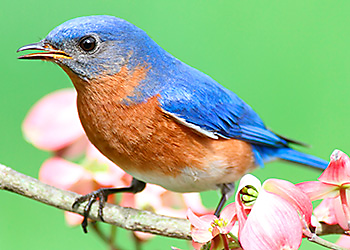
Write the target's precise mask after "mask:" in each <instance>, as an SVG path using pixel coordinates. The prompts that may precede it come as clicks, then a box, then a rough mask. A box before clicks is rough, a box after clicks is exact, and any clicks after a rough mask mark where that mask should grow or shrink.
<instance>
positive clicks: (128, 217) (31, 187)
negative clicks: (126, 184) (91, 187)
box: [0, 164, 191, 240]
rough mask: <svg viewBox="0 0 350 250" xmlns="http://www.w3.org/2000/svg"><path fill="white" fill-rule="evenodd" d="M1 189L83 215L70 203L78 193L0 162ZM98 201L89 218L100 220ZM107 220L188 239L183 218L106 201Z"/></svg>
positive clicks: (81, 207)
mask: <svg viewBox="0 0 350 250" xmlns="http://www.w3.org/2000/svg"><path fill="white" fill-rule="evenodd" d="M0 189H3V190H7V191H10V192H14V193H17V194H19V195H22V196H26V197H28V198H30V199H33V200H36V201H39V202H41V203H45V204H47V205H50V206H53V207H56V208H59V209H62V210H66V211H70V212H75V213H78V214H80V215H82V214H83V206H80V207H79V208H77V209H73V208H72V204H73V202H74V201H75V199H76V198H77V197H79V195H78V194H76V193H73V192H70V191H66V190H62V189H58V188H55V187H53V186H50V185H47V184H44V183H42V182H40V181H39V180H37V179H34V178H32V177H29V176H26V175H24V174H21V173H18V172H16V171H14V170H13V169H11V168H9V167H6V166H4V165H1V164H0ZM97 209H98V203H97V202H95V203H94V204H93V206H92V208H91V212H90V215H89V218H90V219H92V220H95V221H100V219H99V218H98V216H97ZM103 214H104V216H103V218H104V220H105V222H106V223H108V224H112V225H115V226H118V227H122V228H125V229H128V230H132V231H141V232H146V233H152V234H157V235H162V236H167V237H172V238H179V239H186V240H190V239H191V235H190V223H189V221H187V220H185V219H179V218H171V217H167V216H162V215H157V214H154V213H151V212H148V211H141V210H137V209H133V208H124V207H120V206H118V205H113V204H106V206H105V208H104V210H103Z"/></svg>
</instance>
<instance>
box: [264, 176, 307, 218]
mask: <svg viewBox="0 0 350 250" xmlns="http://www.w3.org/2000/svg"><path fill="white" fill-rule="evenodd" d="M263 188H264V189H265V190H267V191H269V192H272V193H274V194H277V195H278V196H280V197H282V198H283V199H285V200H287V201H288V202H289V203H290V204H291V205H293V206H294V207H295V208H296V210H297V211H298V212H299V213H300V214H301V215H303V216H304V218H305V220H306V222H307V223H308V224H310V223H311V215H312V210H313V207H312V203H311V200H310V198H309V197H308V196H307V194H306V193H304V192H303V191H302V190H301V189H299V188H298V187H296V186H295V185H294V184H293V183H291V182H289V181H285V180H278V179H268V180H266V181H265V182H264V183H263Z"/></svg>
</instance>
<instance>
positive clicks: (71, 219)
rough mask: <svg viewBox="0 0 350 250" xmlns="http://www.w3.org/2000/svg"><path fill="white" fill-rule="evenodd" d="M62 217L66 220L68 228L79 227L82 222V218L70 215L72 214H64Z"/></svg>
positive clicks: (77, 215)
mask: <svg viewBox="0 0 350 250" xmlns="http://www.w3.org/2000/svg"><path fill="white" fill-rule="evenodd" d="M64 217H65V219H66V222H67V224H68V226H71V227H73V226H77V225H80V224H81V223H82V222H83V219H84V217H83V216H81V215H80V214H76V213H72V212H67V211H65V212H64Z"/></svg>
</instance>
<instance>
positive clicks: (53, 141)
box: [22, 89, 87, 155]
mask: <svg viewBox="0 0 350 250" xmlns="http://www.w3.org/2000/svg"><path fill="white" fill-rule="evenodd" d="M22 130H23V134H24V136H25V138H26V139H27V140H28V142H30V143H32V144H33V145H34V146H35V147H37V148H39V149H42V150H47V151H56V152H57V151H59V150H63V149H68V148H70V151H73V154H74V155H77V154H79V153H81V152H82V151H83V150H84V148H85V146H86V145H87V139H86V137H85V136H84V131H83V128H82V126H81V124H80V121H79V117H78V112H77V108H76V92H75V91H74V90H73V89H63V90H58V91H55V92H53V93H51V94H49V95H47V96H45V97H44V98H42V99H41V100H39V101H38V102H37V103H36V104H35V105H34V106H33V107H32V108H31V110H30V111H29V113H28V114H27V116H26V118H25V120H24V122H23V124H22Z"/></svg>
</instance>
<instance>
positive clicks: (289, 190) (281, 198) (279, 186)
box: [236, 175, 312, 250]
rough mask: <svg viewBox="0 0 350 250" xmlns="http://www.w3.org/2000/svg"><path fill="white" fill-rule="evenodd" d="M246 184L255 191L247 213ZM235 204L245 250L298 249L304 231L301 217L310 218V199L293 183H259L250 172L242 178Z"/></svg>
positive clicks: (273, 181)
mask: <svg viewBox="0 0 350 250" xmlns="http://www.w3.org/2000/svg"><path fill="white" fill-rule="evenodd" d="M246 187H248V188H253V189H254V190H255V191H256V192H258V195H257V197H256V200H255V202H254V204H253V206H252V208H251V210H250V212H249V215H248V212H247V206H246V205H245V204H244V203H245V201H244V199H245V198H244V195H246V191H245V189H246ZM242 190H244V192H243V193H244V195H242ZM250 193H254V192H250ZM245 200H246V199H245ZM253 200H254V197H253ZM236 206H237V215H238V219H239V242H240V243H241V245H242V247H243V249H245V250H250V249H254V250H259V249H270V250H274V249H276V250H280V249H298V248H299V246H300V244H301V240H302V235H303V222H302V221H303V220H304V218H305V220H306V221H310V217H311V213H312V204H311V201H310V199H309V198H308V197H307V196H306V195H305V194H304V193H303V192H302V191H301V190H300V189H298V188H297V187H295V186H294V185H293V184H292V183H290V182H287V181H283V180H276V179H269V180H267V181H265V182H264V183H263V185H262V186H260V182H259V181H258V180H257V179H256V178H255V177H254V176H252V175H245V176H244V177H243V178H242V180H241V182H240V185H239V188H238V192H237V194H236Z"/></svg>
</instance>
